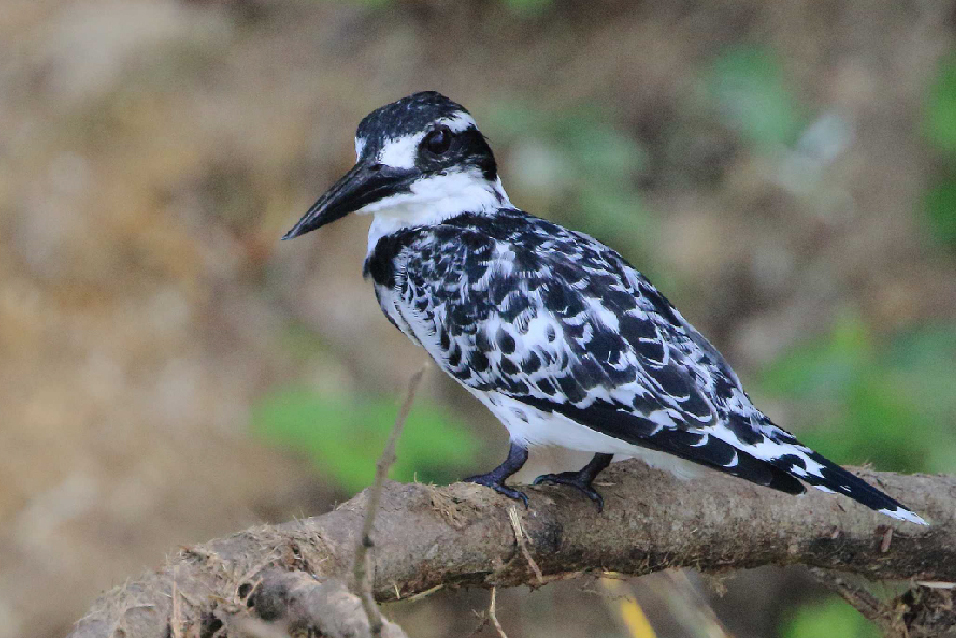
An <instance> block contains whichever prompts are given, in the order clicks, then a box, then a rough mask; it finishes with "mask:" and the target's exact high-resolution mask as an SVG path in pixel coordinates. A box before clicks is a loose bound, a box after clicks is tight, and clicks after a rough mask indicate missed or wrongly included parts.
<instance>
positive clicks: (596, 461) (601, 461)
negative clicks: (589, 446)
mask: <svg viewBox="0 0 956 638" xmlns="http://www.w3.org/2000/svg"><path fill="white" fill-rule="evenodd" d="M613 457H614V455H613V454H603V453H601V452H598V453H597V454H595V455H594V458H593V459H591V461H590V462H589V463H588V464H587V465H585V466H584V467H582V468H581V469H580V470H578V471H577V472H561V473H560V474H542V475H541V476H539V477H538V478H536V479H535V480H534V483H533V485H537V484H538V483H544V482H548V483H560V484H562V485H570V486H571V487H573V488H575V489H577V490H579V491H581V492H584V495H585V496H587V497H588V498H589V499H591V500H592V501H594V502H595V503H597V507H598V511H599V512H600V511H602V510H603V509H604V499H603V498H602V497H601V495H600V494H598V493H597V492H596V491H595V489H594V488H593V487H591V482H592V481H594V479H595V478H596V477H597V475H598V474H599V473H600V472H601V470H603V469H604V468H606V467H607V466H608V465H610V464H611V459H612V458H613Z"/></svg>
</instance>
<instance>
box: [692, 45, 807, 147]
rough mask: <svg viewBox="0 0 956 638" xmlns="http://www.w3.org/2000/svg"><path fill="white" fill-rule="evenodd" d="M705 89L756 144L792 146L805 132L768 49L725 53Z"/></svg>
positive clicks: (736, 126)
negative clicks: (800, 133)
mask: <svg viewBox="0 0 956 638" xmlns="http://www.w3.org/2000/svg"><path fill="white" fill-rule="evenodd" d="M706 87H707V90H708V93H709V94H710V96H711V98H712V99H713V100H714V101H715V103H716V105H717V107H718V108H719V109H720V111H721V112H722V113H723V115H724V117H725V118H726V119H727V121H728V122H729V123H730V124H731V125H732V126H734V127H735V128H736V129H737V130H739V131H740V132H741V133H742V134H744V135H746V136H747V137H749V138H751V140H753V141H754V142H755V143H757V144H760V145H773V144H790V143H792V142H794V141H795V140H796V138H797V135H798V134H799V132H800V130H801V129H802V128H803V125H804V120H805V117H803V116H802V115H801V114H800V110H801V109H800V108H798V106H797V101H796V99H795V98H794V96H793V94H792V93H791V92H790V91H789V89H788V88H787V87H786V85H785V83H784V81H783V69H782V67H781V64H780V62H779V60H778V59H777V56H776V55H775V54H774V53H773V52H772V51H770V50H768V49H764V48H760V47H734V48H730V49H727V50H725V51H724V52H723V53H721V54H720V56H719V57H718V58H717V59H716V61H715V62H714V64H713V66H712V67H711V70H710V73H709V75H708V76H707V78H706Z"/></svg>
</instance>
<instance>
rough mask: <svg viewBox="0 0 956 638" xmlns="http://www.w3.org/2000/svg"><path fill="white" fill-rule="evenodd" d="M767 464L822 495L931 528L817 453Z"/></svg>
mask: <svg viewBox="0 0 956 638" xmlns="http://www.w3.org/2000/svg"><path fill="white" fill-rule="evenodd" d="M767 462H768V463H770V464H771V465H774V466H775V467H777V468H779V469H781V470H783V471H784V472H786V473H787V474H790V475H791V476H796V477H798V478H800V479H801V480H802V481H805V482H807V483H809V484H810V485H812V486H813V487H815V488H817V489H818V490H820V491H822V492H830V493H836V494H844V495H846V496H849V497H850V498H852V499H853V500H854V501H856V502H858V503H861V504H863V505H866V506H867V507H869V508H870V509H873V510H876V511H878V512H880V513H881V514H886V515H887V516H889V517H892V518H895V519H898V520H901V521H909V522H911V523H917V524H919V525H928V523H927V522H926V521H925V520H923V519H922V518H921V517H920V516H919V515H917V514H916V513H915V512H913V511H912V510H910V509H907V508H905V507H903V506H902V505H900V503H899V502H897V501H896V500H895V499H893V498H892V497H890V496H888V495H887V494H884V493H883V492H881V491H880V490H878V489H876V488H875V487H873V486H872V485H870V484H869V483H867V482H866V481H864V480H863V479H861V478H860V477H859V476H856V475H855V474H851V473H850V472H849V471H848V470H846V469H845V468H843V467H840V466H839V465H837V464H836V463H833V462H832V461H829V460H827V459H826V458H824V457H823V456H822V455H820V454H818V453H816V452H813V451H807V452H804V453H801V454H799V455H787V456H784V457H780V458H777V459H768V460H767Z"/></svg>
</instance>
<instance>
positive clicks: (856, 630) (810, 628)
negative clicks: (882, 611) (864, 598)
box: [780, 596, 880, 638]
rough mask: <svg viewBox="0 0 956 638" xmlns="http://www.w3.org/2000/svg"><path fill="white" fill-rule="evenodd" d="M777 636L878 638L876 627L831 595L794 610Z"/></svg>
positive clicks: (797, 637) (789, 637) (796, 637)
mask: <svg viewBox="0 0 956 638" xmlns="http://www.w3.org/2000/svg"><path fill="white" fill-rule="evenodd" d="M780 633H781V636H783V638H880V631H879V630H878V629H877V628H876V625H874V624H872V623H870V622H869V621H868V620H866V619H865V618H864V617H863V616H861V615H860V612H858V611H857V610H855V609H853V607H851V606H850V605H847V604H846V603H844V602H843V601H842V600H840V599H839V598H837V597H835V596H834V597H832V598H828V599H826V600H822V601H820V602H816V603H812V604H809V605H802V606H800V607H798V608H797V609H796V612H795V613H794V615H793V617H791V618H790V619H789V620H788V621H786V622H785V623H784V625H783V627H782V631H781V632H780Z"/></svg>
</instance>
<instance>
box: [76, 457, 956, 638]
mask: <svg viewBox="0 0 956 638" xmlns="http://www.w3.org/2000/svg"><path fill="white" fill-rule="evenodd" d="M860 474H861V475H862V476H863V477H864V478H866V479H867V480H869V481H871V482H872V483H874V484H876V485H879V486H880V487H881V488H882V489H884V490H885V491H886V492H887V493H889V494H892V495H893V496H894V497H897V498H898V499H899V500H900V501H901V502H902V503H904V504H906V505H907V506H908V507H911V508H912V509H914V510H915V511H917V512H918V513H919V514H921V515H922V516H924V518H926V519H927V520H929V521H930V523H931V526H929V527H922V526H918V525H914V524H910V523H900V522H896V521H893V520H891V519H889V518H887V517H885V516H882V515H880V514H877V513H875V512H872V511H870V510H868V509H866V508H864V507H862V506H860V505H857V504H856V503H854V502H852V501H850V500H848V499H846V498H842V497H839V496H835V495H827V494H822V493H819V492H817V491H815V490H810V492H808V493H807V494H806V495H804V496H799V497H794V496H790V495H786V494H781V493H778V492H775V491H772V490H770V489H766V488H761V487H757V486H753V485H751V484H749V483H745V482H743V481H740V480H738V479H734V478H731V477H727V476H725V475H721V474H717V473H715V472H714V473H710V472H708V473H707V474H706V476H703V477H700V478H697V479H694V480H691V481H685V480H681V479H678V478H676V477H674V476H672V475H670V474H667V473H664V472H660V471H657V470H654V469H651V468H649V467H647V466H645V465H643V464H642V463H640V462H637V461H628V462H625V463H619V464H615V465H613V466H611V468H609V469H608V470H606V471H605V472H604V473H603V474H602V475H601V477H600V478H599V489H600V490H601V492H602V493H603V495H604V497H605V508H604V512H603V513H601V514H598V513H597V511H596V510H595V508H594V504H593V503H591V502H590V501H589V500H588V499H586V498H583V497H582V496H581V495H580V494H578V493H576V492H574V491H572V490H569V489H567V488H564V487H527V488H523V489H526V490H527V492H528V495H529V500H530V507H529V509H528V510H524V508H522V507H520V506H518V508H517V514H518V515H517V516H516V517H514V516H513V515H512V516H509V511H510V510H511V509H512V508H514V507H515V504H514V503H513V502H511V501H510V500H508V499H507V498H504V497H502V496H500V495H498V494H495V493H494V492H492V491H491V490H488V489H486V488H482V487H479V486H477V485H472V484H464V483H456V484H453V485H450V486H448V487H432V486H428V485H422V484H417V483H412V484H400V483H394V482H386V484H385V486H384V490H383V492H382V501H381V502H382V505H381V510H380V511H379V513H378V517H377V518H376V520H375V527H374V537H375V549H374V555H373V556H372V561H373V568H374V579H373V587H372V589H373V593H374V595H375V597H376V599H377V600H378V601H379V602H389V601H394V600H396V599H398V598H402V599H404V598H408V597H410V596H413V595H415V594H418V593H421V592H426V591H428V590H430V589H433V588H435V587H438V586H444V587H457V586H465V585H471V586H482V587H492V586H498V587H513V586H517V585H522V584H527V585H531V586H536V585H538V584H540V583H542V582H547V581H549V580H556V579H562V578H568V577H573V576H575V575H580V574H583V573H586V572H589V571H595V572H601V571H613V572H619V573H623V574H629V575H634V576H640V575H644V574H649V573H652V572H656V571H659V570H662V569H665V568H668V567H695V568H697V569H700V570H703V571H707V572H718V571H726V570H730V569H744V568H749V567H757V566H760V565H792V564H803V565H808V566H812V567H819V568H824V569H828V570H839V571H843V572H850V573H855V574H859V575H862V576H865V577H867V578H869V579H874V580H878V579H917V580H925V581H947V582H953V581H956V525H954V518H956V478H954V477H949V476H924V475H915V476H900V475H895V474H886V473H874V472H870V471H868V470H860ZM366 498H367V495H366V493H365V492H363V493H361V494H359V495H357V496H356V497H355V498H353V499H351V500H350V501H348V502H347V503H344V504H343V505H341V506H339V507H338V508H336V509H335V510H333V511H331V512H328V513H326V514H323V515H321V516H317V517H315V518H310V519H306V520H297V521H292V522H289V523H283V524H281V525H273V526H259V527H254V528H251V529H249V530H247V531H244V532H240V533H238V534H235V535H233V536H230V537H227V538H222V539H216V540H213V541H210V542H208V543H206V544H204V545H198V546H195V547H192V548H188V549H184V550H182V551H180V553H179V554H178V555H177V556H175V557H174V558H173V559H171V561H170V562H169V564H168V565H167V566H166V567H165V568H163V569H161V570H159V571H157V572H155V573H151V574H147V575H145V576H143V577H142V578H140V579H138V580H135V581H131V582H128V583H126V584H125V585H123V586H122V587H119V588H117V589H114V590H113V591H111V592H108V593H106V594H104V595H103V596H102V597H101V598H100V599H99V600H98V602H97V603H96V605H95V606H94V608H93V609H92V610H91V611H90V613H89V614H88V615H87V616H86V617H85V618H83V619H82V620H81V621H80V622H79V623H77V625H76V627H75V629H74V631H73V633H72V634H71V635H72V636H73V637H74V638H92V637H107V636H113V635H114V634H115V635H122V636H125V637H128V638H132V637H135V638H141V637H142V638H147V637H150V638H166V637H167V636H178V635H184V636H185V635H198V636H207V635H209V636H211V635H213V634H214V633H215V632H216V630H217V629H218V628H219V627H220V626H221V625H222V622H223V621H222V618H221V615H222V613H223V611H224V610H225V611H226V612H230V610H233V611H234V610H236V609H243V610H245V609H248V608H250V607H251V609H252V611H253V612H255V611H257V610H256V609H255V604H254V603H255V602H256V600H257V598H256V594H257V591H260V592H261V591H262V590H261V589H259V590H257V587H261V585H262V583H263V582H264V579H266V578H267V576H268V575H269V574H272V573H274V572H273V570H274V568H280V569H283V570H286V571H289V572H306V573H308V574H311V575H313V576H315V577H316V578H318V579H322V580H324V579H337V580H341V581H345V580H347V578H348V576H349V574H351V571H352V565H351V561H352V559H353V556H354V550H355V546H356V543H357V541H358V538H359V534H360V533H361V529H362V523H363V518H364V514H365V506H366ZM512 517H513V518H514V520H512ZM516 524H517V525H518V526H520V527H519V528H517V529H516ZM888 530H892V532H891V533H888ZM522 537H523V538H522ZM518 538H522V541H523V542H522V543H520V544H519V542H518ZM888 538H889V540H888ZM538 570H540V574H537V573H536V571H538ZM174 592H175V595H174ZM356 600H357V599H356ZM250 603H253V604H252V605H250ZM230 613H231V612H230ZM217 614H218V615H217ZM273 615H275V614H273ZM286 615H287V617H288V615H289V612H287V614H286ZM926 615H927V614H926V613H925V612H920V614H914V615H913V617H914V618H916V617H917V616H918V617H919V618H924V617H926ZM913 629H914V630H916V631H914V635H920V633H919V630H918V628H916V627H914V628H913ZM119 632H121V633H119ZM936 635H939V631H938V630H937V634H936Z"/></svg>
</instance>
